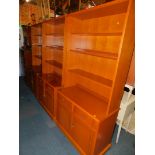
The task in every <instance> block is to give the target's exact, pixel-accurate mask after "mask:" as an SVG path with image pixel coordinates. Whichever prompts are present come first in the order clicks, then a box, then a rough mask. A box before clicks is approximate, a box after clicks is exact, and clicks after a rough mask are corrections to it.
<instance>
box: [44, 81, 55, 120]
mask: <svg viewBox="0 0 155 155" xmlns="http://www.w3.org/2000/svg"><path fill="white" fill-rule="evenodd" d="M45 106H46V108H47V110H48V112H49V113H50V115H52V116H53V117H54V88H52V87H51V86H50V85H49V84H48V83H46V85H45Z"/></svg>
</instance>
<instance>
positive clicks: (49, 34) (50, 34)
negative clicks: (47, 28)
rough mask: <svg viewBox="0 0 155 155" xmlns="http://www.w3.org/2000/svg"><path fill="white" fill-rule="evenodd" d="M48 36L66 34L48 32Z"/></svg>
mask: <svg viewBox="0 0 155 155" xmlns="http://www.w3.org/2000/svg"><path fill="white" fill-rule="evenodd" d="M45 35H46V36H64V34H63V33H47V34H45Z"/></svg>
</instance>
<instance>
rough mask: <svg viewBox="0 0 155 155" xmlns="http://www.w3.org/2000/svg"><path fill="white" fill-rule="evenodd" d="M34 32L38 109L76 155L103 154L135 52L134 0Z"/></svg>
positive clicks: (65, 18)
mask: <svg viewBox="0 0 155 155" xmlns="http://www.w3.org/2000/svg"><path fill="white" fill-rule="evenodd" d="M41 28H42V29H41ZM32 32H33V33H32V51H33V53H32V59H33V61H32V66H33V69H34V71H35V72H38V73H39V74H37V75H38V80H37V81H38V87H39V89H38V98H39V100H40V101H41V104H42V106H43V107H44V109H45V110H46V111H47V112H48V114H49V115H50V116H51V117H52V118H53V119H54V120H55V121H56V123H57V125H58V126H59V127H60V128H61V130H62V131H63V132H64V133H65V135H66V136H67V137H68V138H69V139H70V140H71V141H72V143H73V144H74V145H75V146H76V148H77V149H78V150H79V152H80V154H82V155H99V154H104V153H105V152H106V151H107V150H108V149H109V148H110V146H111V137H112V134H113V130H114V126H115V122H116V118H117V114H118V111H119V105H120V101H121V97H122V95H123V88H124V85H125V82H126V78H127V74H128V69H129V66H130V61H131V57H132V53H133V49H134V0H115V1H111V2H107V3H104V4H102V5H98V6H95V7H93V8H90V9H86V10H81V11H78V12H74V13H70V14H68V15H65V16H61V17H58V18H55V19H50V20H48V21H44V22H43V23H42V26H39V25H34V26H33V27H32Z"/></svg>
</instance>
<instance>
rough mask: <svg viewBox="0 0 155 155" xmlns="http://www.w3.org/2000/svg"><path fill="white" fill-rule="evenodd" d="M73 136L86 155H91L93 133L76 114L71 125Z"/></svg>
mask: <svg viewBox="0 0 155 155" xmlns="http://www.w3.org/2000/svg"><path fill="white" fill-rule="evenodd" d="M71 134H72V137H73V138H74V140H75V141H76V143H77V144H78V145H79V146H80V147H81V148H82V150H83V151H84V152H85V153H86V154H90V145H91V142H92V136H93V135H92V134H93V132H92V131H91V129H90V128H89V127H88V126H87V125H86V124H85V123H84V122H82V121H81V119H79V117H78V116H76V115H74V114H73V119H72V123H71Z"/></svg>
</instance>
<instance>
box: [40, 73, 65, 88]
mask: <svg viewBox="0 0 155 155" xmlns="http://www.w3.org/2000/svg"><path fill="white" fill-rule="evenodd" d="M42 78H43V79H44V80H46V81H47V82H48V83H49V84H50V85H51V86H52V87H60V86H61V79H62V77H61V76H60V75H58V74H57V73H55V72H53V73H49V74H42Z"/></svg>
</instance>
